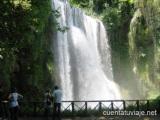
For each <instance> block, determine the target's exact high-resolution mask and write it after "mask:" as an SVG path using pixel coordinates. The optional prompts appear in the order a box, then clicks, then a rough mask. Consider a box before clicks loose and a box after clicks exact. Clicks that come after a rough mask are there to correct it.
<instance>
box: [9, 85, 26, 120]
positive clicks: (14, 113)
mask: <svg viewBox="0 0 160 120" xmlns="http://www.w3.org/2000/svg"><path fill="white" fill-rule="evenodd" d="M22 98H23V96H22V95H20V94H19V93H17V89H16V88H13V89H12V90H11V93H10V94H9V96H8V99H9V107H10V114H11V120H18V109H19V104H18V99H22Z"/></svg>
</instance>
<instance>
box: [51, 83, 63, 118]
mask: <svg viewBox="0 0 160 120" xmlns="http://www.w3.org/2000/svg"><path fill="white" fill-rule="evenodd" d="M53 99H54V107H53V120H55V118H56V117H57V118H58V120H61V102H62V91H61V90H60V89H59V87H58V86H55V87H54V91H53Z"/></svg>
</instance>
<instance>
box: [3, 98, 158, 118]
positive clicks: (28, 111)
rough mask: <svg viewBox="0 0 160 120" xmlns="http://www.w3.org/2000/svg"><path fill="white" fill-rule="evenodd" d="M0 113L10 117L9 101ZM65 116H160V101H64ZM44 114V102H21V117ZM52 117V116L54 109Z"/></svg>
mask: <svg viewBox="0 0 160 120" xmlns="http://www.w3.org/2000/svg"><path fill="white" fill-rule="evenodd" d="M0 104H1V105H0V111H1V113H0V114H1V115H2V116H3V117H8V116H9V105H8V102H7V101H2V102H1V103H0ZM61 108H62V115H63V116H65V115H66V116H67V115H68V116H83V115H87V116H88V115H92V114H94V115H102V111H104V110H108V111H115V110H130V111H135V110H136V111H147V110H156V111H157V113H158V114H160V100H100V101H98V100H97V101H63V102H62V107H61ZM43 113H44V103H43V102H23V101H22V102H20V115H21V116H42V115H43ZM50 115H52V108H51V112H50Z"/></svg>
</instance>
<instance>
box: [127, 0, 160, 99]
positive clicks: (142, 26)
mask: <svg viewBox="0 0 160 120" xmlns="http://www.w3.org/2000/svg"><path fill="white" fill-rule="evenodd" d="M159 5H160V2H159V1H158V0H142V1H138V0H137V1H135V8H136V11H135V13H134V16H133V18H132V20H131V23H130V32H129V50H130V51H129V52H130V57H131V62H132V63H133V64H132V69H133V72H134V74H135V76H136V77H137V78H138V79H139V80H140V82H141V88H142V90H143V91H142V92H143V93H145V94H144V95H145V96H146V97H155V96H156V95H158V91H159V89H160V75H159V72H160V53H159V50H160V46H159V39H160V35H159V33H160V31H159V28H160V18H159V17H160V9H159Z"/></svg>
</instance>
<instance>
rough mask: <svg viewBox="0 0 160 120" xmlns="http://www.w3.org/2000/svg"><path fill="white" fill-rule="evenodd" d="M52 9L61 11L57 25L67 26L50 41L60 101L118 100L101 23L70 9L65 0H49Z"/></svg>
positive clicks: (104, 32)
mask: <svg viewBox="0 0 160 120" xmlns="http://www.w3.org/2000/svg"><path fill="white" fill-rule="evenodd" d="M52 8H53V9H54V10H55V9H56V10H58V11H59V12H60V14H61V16H60V17H59V18H58V19H57V20H58V22H59V23H60V26H61V27H63V26H67V27H68V28H69V30H67V31H66V32H64V33H63V32H57V33H56V38H54V42H53V44H54V45H53V51H54V55H55V58H56V59H55V61H56V63H57V71H58V74H59V78H60V84H61V88H62V91H63V100H110V99H120V98H121V95H120V92H119V89H118V86H117V85H116V83H115V82H114V81H113V75H112V65H111V57H110V49H109V45H108V38H107V34H106V31H105V28H104V26H103V24H102V22H101V21H99V20H97V19H93V18H91V17H89V16H86V15H85V14H84V13H83V12H82V11H81V10H80V9H78V8H71V7H70V5H69V3H68V2H67V1H65V0H52Z"/></svg>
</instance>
